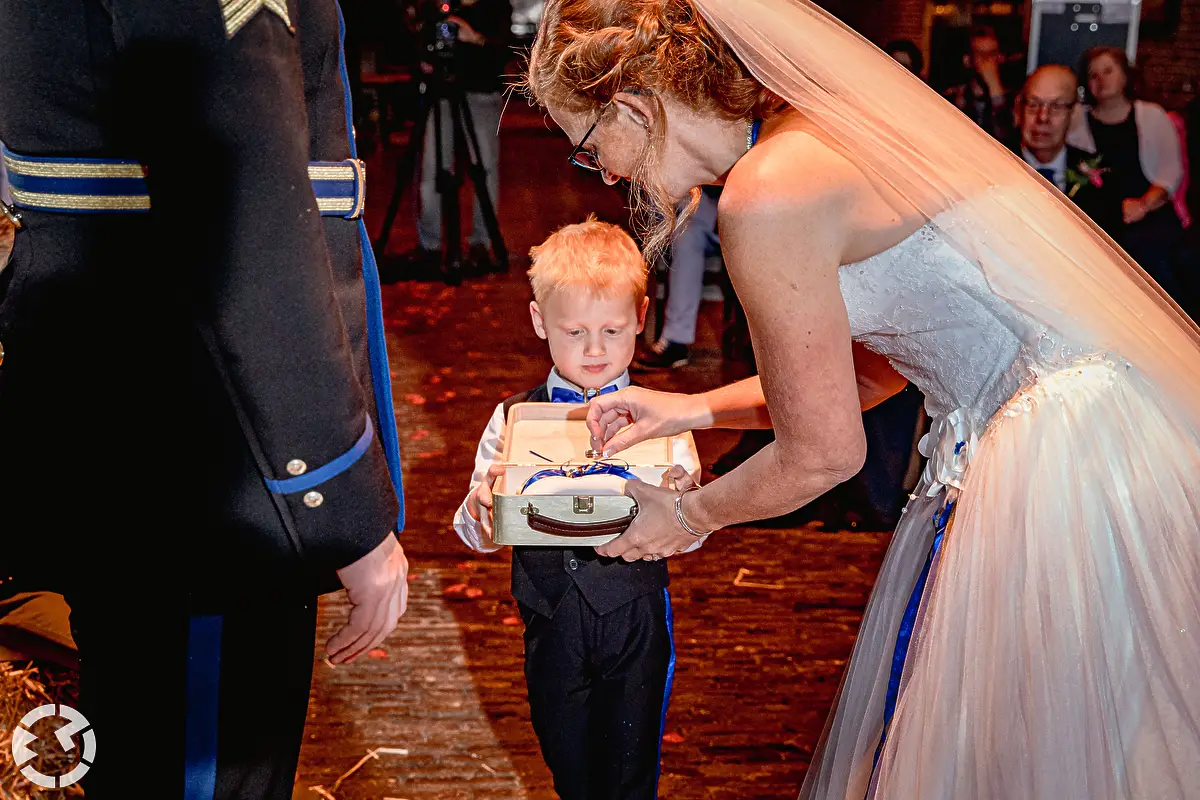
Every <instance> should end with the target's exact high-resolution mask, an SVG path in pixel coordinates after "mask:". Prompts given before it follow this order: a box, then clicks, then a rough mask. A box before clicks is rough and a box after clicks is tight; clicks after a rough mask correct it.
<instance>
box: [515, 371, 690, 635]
mask: <svg viewBox="0 0 1200 800" xmlns="http://www.w3.org/2000/svg"><path fill="white" fill-rule="evenodd" d="M548 402H550V392H549V390H548V389H547V388H546V386H545V384H542V385H541V386H539V387H537V388H536V389H531V390H530V391H528V392H522V393H520V394H517V395H513V396H512V397H510V398H508V399H507V400H505V401H504V415H505V418H507V417H508V409H510V408H511V407H512V406H514V405H516V404H517V403H548ZM669 582H670V581H669V578H668V575H667V562H666V560H665V559H664V560H662V561H634V562H632V563H628V562H625V561H622V560H621V559H619V558H601V557H599V556H598V555H596V549H595V548H594V547H586V546H585V547H514V548H513V557H512V593H513V597H515V598H516V599H517V602H519V603H522V604H524V605H526V606H528V607H530V608H532V609H533V610H534V611H536V612H537V613H539V614H541V615H543V616H546V617H551V616H554V612H555V610H556V609H557V608H558V604H559V603H560V602H562V599H563V597H564V596H566V594H567V591H568V590H570V588H571V585H572V584H574V585H575V587H576V588H577V589H578V590H579V593H580V594H581V595H583V597H584V599H585V600H587V603H588V605H590V606H591V607H592V610H594V611H595V612H596V613H597V614H607V613H608V612H610V611H613V610H614V609H617V608H620V607H621V606H623V605H625V604H626V603H628V602H630V601H631V600H636V599H637V598H639V597H641V596H643V595H646V594H650V593H652V592H661V591H662V590H663V589H665V588H667V585H668V583H669Z"/></svg>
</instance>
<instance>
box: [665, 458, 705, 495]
mask: <svg viewBox="0 0 1200 800" xmlns="http://www.w3.org/2000/svg"><path fill="white" fill-rule="evenodd" d="M696 485H697V484H696V481H695V480H693V479H692V476H691V475H690V474H689V473H688V471H687V470H686V469H684V468H683V467H681V466H679V465H678V464H676V465H675V466H673V467H671V468H670V469H669V470H667V471H666V472H664V473H663V479H662V483H660V484H659V486H661V487H662V488H664V489H674V490H676V491H678V492H682V491H683V490H684V489H687V488H690V487H692V486H696Z"/></svg>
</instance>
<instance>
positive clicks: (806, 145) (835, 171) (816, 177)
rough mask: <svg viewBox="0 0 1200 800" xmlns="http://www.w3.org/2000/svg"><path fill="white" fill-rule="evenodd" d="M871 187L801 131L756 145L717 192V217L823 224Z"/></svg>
mask: <svg viewBox="0 0 1200 800" xmlns="http://www.w3.org/2000/svg"><path fill="white" fill-rule="evenodd" d="M867 191H870V186H869V185H868V184H867V183H866V181H865V180H864V178H863V175H862V172H861V171H860V170H859V168H858V167H857V166H856V165H855V164H853V163H852V162H851V161H850V160H849V159H848V158H846V157H845V156H843V155H842V154H841V153H839V152H837V151H836V150H834V149H833V148H832V147H830V146H829V145H828V144H826V143H825V142H824V141H822V139H821V138H820V137H819V136H817V135H815V134H814V132H813V131H811V130H809V129H808V128H806V127H805V126H803V125H789V126H787V127H785V128H783V129H780V130H777V131H774V132H772V133H771V135H770V136H766V137H764V138H762V139H760V140H759V142H758V144H756V145H755V146H754V147H753V148H752V149H751V150H750V151H749V152H747V153H746V154H745V155H744V156H742V157H741V158H740V159H739V160H738V162H737V164H736V165H734V168H733V169H732V170H731V171H730V173H729V175H728V177H727V178H726V181H725V186H724V189H723V190H722V192H721V205H720V208H721V217H722V218H723V219H729V218H745V217H752V218H753V217H759V218H761V217H770V216H774V215H776V214H785V215H788V216H789V217H793V218H795V217H794V216H793V215H795V214H796V213H797V212H810V213H809V214H804V215H802V216H803V217H810V216H811V213H814V212H815V214H816V216H817V217H818V218H820V219H828V218H829V217H831V216H836V215H837V214H839V213H843V212H845V210H846V209H847V208H850V207H852V206H853V205H854V203H855V202H856V201H858V200H860V199H861V198H862V197H863V195H864V192H867Z"/></svg>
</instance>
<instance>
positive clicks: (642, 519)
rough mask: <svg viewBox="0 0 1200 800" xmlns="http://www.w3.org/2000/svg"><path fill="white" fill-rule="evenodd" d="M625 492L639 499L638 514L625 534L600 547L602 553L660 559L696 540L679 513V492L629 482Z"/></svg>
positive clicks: (675, 552) (651, 559) (605, 555)
mask: <svg viewBox="0 0 1200 800" xmlns="http://www.w3.org/2000/svg"><path fill="white" fill-rule="evenodd" d="M625 494H626V495H628V496H629V497H632V498H633V499H634V500H636V501H637V504H638V514H637V517H636V518H635V519H634V521H633V523H632V524H631V525H630V526H629V527H628V528H627V529H626V530H625V532H624V533H622V534H621V535H620V536H618V537H617V538H616V539H613V540H612V541H611V542H609V543H608V544H605V545H601V546H599V547H597V548H596V553H597V554H598V555H601V556H604V557H606V558H621V559H624V560H625V561H637V560H638V559H642V560H644V561H657V560H658V559H660V558H667V557H669V556H673V555H676V554H677V553H682V552H683V551H684V550H686V549H688V548H689V547H691V546H692V545H693V544H694V543H695V542H696V537H695V536H692V535H691V534H690V533H688V532H687V531H685V530H684V529H683V527H682V526H681V525H680V524H679V520H678V519H677V518H676V516H675V497H676V496H677V495H678V494H679V492H677V491H675V490H673V489H664V488H661V487H658V486H651V485H650V484H648V483H642V482H641V481H627V482H626V484H625Z"/></svg>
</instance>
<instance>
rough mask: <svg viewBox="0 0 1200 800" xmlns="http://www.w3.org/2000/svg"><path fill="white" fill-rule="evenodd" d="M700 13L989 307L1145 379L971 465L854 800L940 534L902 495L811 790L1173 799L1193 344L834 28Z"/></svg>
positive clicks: (1130, 281) (1193, 333)
mask: <svg viewBox="0 0 1200 800" xmlns="http://www.w3.org/2000/svg"><path fill="white" fill-rule="evenodd" d="M691 2H692V3H693V4H694V6H695V7H696V9H697V10H698V11H699V13H700V14H701V15H702V16H703V17H704V19H705V20H706V21H707V22H708V24H709V25H710V26H712V28H713V29H714V30H715V31H716V32H717V33H718V34H719V35H720V36H721V37H722V38H723V39H724V40H725V41H726V42H727V43H728V44H729V46H730V47H731V48H732V49H733V51H734V52H735V53H736V54H737V55H738V57H739V58H740V59H741V60H742V62H743V63H744V64H745V65H746V67H747V68H748V69H749V70H750V71H751V72H752V73H753V74H754V75H755V77H757V78H758V79H759V80H760V81H761V82H762V83H763V84H764V85H765V86H766V87H767V88H769V89H771V90H772V91H774V92H775V93H777V94H778V95H780V96H781V97H783V98H784V99H785V100H786V101H787V102H788V103H790V104H791V105H792V106H793V107H795V108H796V109H798V110H799V111H801V112H802V113H803V114H805V115H806V116H807V117H808V118H810V119H811V120H813V121H814V122H815V123H816V124H818V125H819V126H821V127H822V128H823V129H824V130H825V131H827V132H828V133H829V134H830V135H831V136H832V137H834V138H835V139H836V140H837V142H838V143H839V145H840V146H841V148H843V149H844V150H845V151H846V152H848V153H849V154H850V157H851V158H853V159H856V160H857V161H858V162H859V163H860V165H862V166H863V167H864V168H865V169H868V170H870V171H871V172H872V173H874V174H876V175H878V176H879V177H880V178H881V179H882V180H884V181H886V182H887V183H888V184H889V185H890V186H892V187H893V188H894V189H896V190H897V191H898V192H899V193H900V194H901V195H903V196H904V197H905V198H906V199H908V200H909V201H910V202H911V203H912V204H913V205H914V206H915V207H916V208H917V209H919V210H920V211H921V213H923V214H924V215H925V216H926V217H928V218H929V219H930V220H931V222H932V223H933V225H934V226H935V227H936V228H937V229H938V230H939V232H940V234H941V236H942V238H943V239H944V240H946V241H947V242H949V243H950V244H951V245H952V246H953V247H955V248H956V249H957V250H958V251H959V252H960V253H962V254H963V255H964V256H965V257H966V258H967V259H969V260H970V261H971V262H972V263H975V264H977V265H978V266H979V268H980V270H981V271H982V272H983V274H984V276H985V278H986V280H987V282H988V284H989V285H990V287H991V288H992V290H993V291H994V292H995V293H996V294H997V295H999V296H1001V297H1003V298H1005V299H1006V300H1008V301H1009V302H1010V303H1012V304H1013V305H1014V306H1016V307H1017V308H1019V309H1020V310H1022V311H1023V312H1024V313H1025V314H1027V315H1028V316H1030V317H1031V318H1032V319H1033V320H1034V321H1035V322H1036V323H1037V324H1038V325H1039V326H1041V327H1043V328H1044V330H1045V331H1047V332H1053V333H1057V334H1058V335H1059V336H1058V337H1051V338H1052V339H1053V338H1058V339H1059V340H1060V341H1063V340H1065V341H1067V342H1069V343H1074V344H1076V345H1078V346H1080V347H1082V348H1084V349H1085V350H1086V351H1088V352H1095V351H1106V352H1108V353H1110V354H1111V355H1112V356H1113V357H1114V358H1121V359H1123V360H1125V361H1127V362H1130V363H1131V364H1132V367H1133V368H1132V369H1131V370H1129V371H1128V373H1126V372H1125V371H1122V374H1127V375H1128V378H1129V381H1130V382H1129V383H1127V384H1125V385H1133V383H1132V382H1133V381H1136V385H1137V387H1138V388H1137V390H1136V391H1135V392H1125V393H1124V394H1120V393H1119V392H1115V393H1114V394H1113V397H1112V398H1106V399H1105V400H1104V403H1105V405H1104V408H1105V409H1107V410H1106V412H1105V414H1104V415H1103V417H1102V418H1101V419H1095V418H1091V417H1089V411H1087V410H1084V411H1079V409H1081V408H1083V404H1082V403H1078V404H1076V405H1071V404H1063V405H1062V406H1061V407H1060V408H1058V409H1057V410H1054V411H1051V412H1049V413H1047V412H1045V411H1043V412H1042V413H1040V414H1037V415H1018V416H1017V417H1015V418H1014V419H1015V420H1016V421H1015V422H1013V425H1014V426H1015V427H1013V428H1011V429H1010V431H1009V435H1008V436H1007V438H1005V439H1004V440H1003V441H1001V442H1000V443H999V444H995V445H994V448H995V449H994V450H993V455H994V458H995V463H996V464H998V465H999V466H997V467H996V468H994V469H992V470H990V471H989V470H983V471H982V472H980V471H976V472H975V474H974V483H973V484H972V489H973V490H974V491H972V492H971V493H969V494H965V495H964V497H965V498H966V499H964V500H963V501H962V502H960V503H959V504H958V506H957V507H956V509H955V522H954V532H953V536H952V537H951V539H950V542H951V543H950V545H949V546H948V547H947V548H945V549H944V550H943V552H942V554H941V555H940V556H939V558H940V559H941V560H940V562H939V565H938V566H939V570H938V571H937V573H936V578H935V579H933V580H934V583H933V589H932V590H927V592H926V595H925V598H926V599H925V600H924V601H923V604H922V611H921V615H922V617H923V619H924V621H923V622H921V623H919V625H920V626H924V632H921V631H918V632H917V633H916V634H914V640H913V644H912V649H910V652H909V655H910V658H909V659H908V660H907V661H906V662H905V666H904V675H905V677H904V679H903V680H904V681H905V683H904V684H903V685H904V686H906V688H905V689H904V693H903V696H902V697H901V698H900V705H899V706H898V707H897V712H896V713H897V716H896V718H894V719H893V720H892V723H893V725H892V729H891V730H890V731H889V733H890V734H894V735H890V736H889V737H888V743H887V745H886V747H887V750H888V753H887V754H885V755H884V757H883V758H882V759H881V761H880V769H879V774H876V775H875V777H874V780H877V781H879V783H878V785H877V786H876V785H872V786H871V790H870V791H869V792H868V791H867V787H868V782H869V781H871V780H872V769H873V767H872V760H871V755H872V753H873V752H878V751H876V746H877V744H878V743H879V741H880V729H881V727H882V724H883V723H882V719H883V715H884V711H883V707H884V697H883V693H884V690H885V689H886V688H887V682H888V672H889V670H890V668H891V664H890V661H891V654H892V647H893V645H894V643H895V641H896V633H897V629H898V627H899V624H900V622H899V620H900V615H901V612H902V611H903V610H904V607H905V605H904V604H905V603H906V601H907V598H908V595H909V592H910V591H911V588H912V586H913V583H914V581H915V577H916V575H917V574H918V573H919V572H920V570H921V563H922V562H923V561H924V559H925V555H926V553H928V552H929V546H930V544H931V542H932V538H933V531H932V525H920V524H918V523H919V522H920V520H928V519H929V516H928V515H930V514H931V513H932V512H933V511H934V510H935V509H936V505H935V504H936V502H938V501H937V500H936V499H930V498H924V497H922V498H919V499H917V500H914V503H913V505H914V506H915V508H910V510H909V512H906V516H908V517H911V518H912V519H913V520H914V523H913V525H910V526H906V525H905V523H904V521H902V523H901V527H900V528H898V529H897V532H896V535H895V536H894V537H893V540H892V543H891V545H890V547H889V550H888V555H887V557H886V558H885V560H884V564H883V566H882V569H881V571H880V574H879V579H878V581H877V585H876V590H875V592H873V593H872V597H871V601H870V603H869V604H868V607H867V610H866V614H865V616H864V620H863V625H862V628H861V629H860V631H859V635H858V639H857V641H856V645H855V655H854V657H853V658H852V660H851V663H850V665H849V666H848V668H847V671H846V674H845V676H844V677H843V683H842V686H841V688H839V703H838V706H837V710H836V713H835V715H831V717H830V720H829V722H828V724H827V726H826V729H825V731H824V734H823V736H822V740H821V743H820V745H819V747H818V750H817V752H816V753H815V754H814V758H813V761H812V765H811V767H810V769H809V773H808V776H807V778H806V781H805V785H804V788H803V790H802V794H801V797H802V798H829V797H837V798H847V797H848V798H862V797H864V796H874V795H875V793H876V789H878V793H879V796H881V797H905V798H907V797H989V798H1003V797H1089V798H1091V797H1126V796H1145V797H1149V796H1155V797H1159V796H1161V797H1168V796H1171V797H1178V796H1183V789H1182V787H1183V786H1191V787H1192V788H1194V787H1195V786H1196V780H1197V776H1198V774H1200V773H1198V772H1197V770H1200V768H1198V767H1197V766H1196V764H1197V763H1200V762H1198V761H1197V754H1198V753H1200V699H1198V698H1197V697H1196V692H1195V691H1194V689H1192V688H1190V687H1193V686H1194V679H1193V678H1192V677H1191V676H1192V675H1193V674H1194V673H1193V670H1194V664H1195V662H1196V659H1197V658H1200V640H1197V638H1196V636H1195V634H1194V633H1190V632H1185V631H1183V630H1181V628H1183V627H1184V625H1185V622H1184V621H1185V620H1194V619H1195V618H1196V614H1197V613H1200V602H1198V598H1200V583H1198V582H1197V575H1200V555H1198V554H1197V551H1196V547H1197V536H1198V535H1200V534H1198V528H1197V525H1198V523H1197V519H1200V492H1197V490H1196V488H1195V487H1196V485H1197V478H1198V476H1200V457H1198V456H1197V453H1198V452H1200V329H1198V328H1197V327H1196V325H1195V324H1194V323H1193V322H1192V321H1191V320H1190V319H1188V317H1187V316H1186V315H1184V314H1183V313H1182V311H1181V310H1180V309H1179V307H1178V306H1177V305H1176V304H1175V303H1173V302H1172V301H1171V300H1170V298H1168V297H1167V295H1166V294H1165V293H1164V292H1163V291H1162V290H1161V289H1160V288H1159V287H1158V286H1157V284H1155V283H1154V282H1153V281H1152V280H1151V279H1150V278H1149V277H1148V276H1147V274H1146V273H1145V272H1144V271H1143V270H1142V269H1141V268H1140V267H1138V265H1137V264H1135V263H1134V262H1133V261H1132V260H1131V259H1130V258H1129V257H1128V256H1127V255H1126V254H1125V253H1124V252H1123V251H1121V249H1120V248H1119V247H1117V245H1116V244H1115V243H1114V242H1113V241H1112V240H1111V239H1109V238H1108V237H1107V236H1106V235H1105V234H1104V233H1103V232H1101V231H1100V229H1099V228H1097V227H1096V226H1095V225H1094V224H1092V223H1091V222H1090V221H1089V220H1088V219H1087V217H1086V216H1084V215H1083V214H1082V213H1081V212H1080V211H1079V210H1078V209H1077V208H1076V207H1075V205H1074V204H1073V203H1072V202H1071V201H1070V200H1068V199H1067V198H1066V197H1064V196H1063V195H1062V194H1061V193H1060V192H1059V191H1058V190H1057V189H1056V188H1055V187H1053V186H1052V185H1051V184H1049V183H1048V182H1046V181H1045V180H1044V179H1043V178H1041V177H1040V176H1038V175H1037V173H1036V172H1035V171H1034V170H1032V169H1031V168H1029V167H1028V166H1027V165H1026V164H1025V163H1024V162H1023V161H1022V160H1021V159H1020V158H1018V157H1017V156H1015V155H1014V154H1013V153H1011V152H1009V151H1008V150H1007V149H1005V148H1004V147H1003V146H1002V145H1001V144H1000V143H998V142H996V141H994V140H993V139H992V138H991V137H990V136H989V135H988V134H987V133H985V132H984V131H983V130H982V129H980V128H979V127H978V126H976V125H975V124H974V123H973V122H971V120H969V119H968V118H967V117H966V116H965V115H963V114H962V113H961V112H959V111H958V109H956V108H955V107H954V106H952V105H951V104H950V103H949V102H947V101H946V100H944V99H943V98H942V97H940V96H939V95H938V94H936V93H935V92H933V91H932V90H931V89H929V88H928V87H927V86H925V84H924V83H922V82H921V80H920V79H919V78H917V77H916V76H914V75H912V74H911V73H910V72H909V71H908V70H907V69H905V68H904V67H902V66H900V65H899V64H897V63H896V62H894V61H893V60H892V59H891V58H890V57H888V56H887V55H886V54H884V53H883V52H882V51H880V50H879V49H877V48H876V47H874V46H873V45H872V44H871V43H869V42H868V41H867V40H865V39H863V38H862V37H860V36H859V35H858V34H857V33H855V32H854V31H852V30H850V29H849V28H848V27H846V26H845V25H844V24H842V23H841V22H839V21H838V20H837V19H835V18H834V17H832V16H831V15H829V14H828V13H827V12H825V11H823V10H822V9H820V8H818V7H816V6H814V5H812V3H810V2H808V1H807V0H691ZM1083 354H1084V353H1083V352H1082V351H1081V352H1080V353H1078V354H1076V356H1078V355H1083ZM1045 355H1047V356H1049V355H1050V354H1045ZM1057 355H1060V356H1062V357H1063V358H1064V360H1065V361H1067V362H1069V361H1071V360H1072V354H1071V353H1070V352H1061V353H1059V354H1057ZM1118 395H1119V397H1120V399H1119V400H1117V399H1113V398H1115V397H1117V396H1118ZM1077 412H1078V413H1077ZM1097 426H1099V427H1097ZM1018 441H1019V442H1020V443H1021V444H1020V446H1017V445H1014V444H1013V443H1014V442H1018ZM1003 447H1007V448H1008V449H1007V450H1004V452H1003V454H1002V455H998V456H996V455H995V453H996V452H998V451H999V449H1001V448H1003ZM1017 498H1020V500H1018V501H1016V502H1014V500H1015V499H1017ZM931 504H934V505H931ZM912 512H915V513H917V514H918V515H919V516H916V517H914V516H912ZM927 528H928V529H929V530H926V529H927ZM881 589H882V591H881ZM998 643H1007V644H1006V645H1004V646H1003V647H999V648H998ZM1005 647H1007V649H1005ZM1135 648H1143V649H1140V650H1135ZM914 652H916V653H918V656H919V657H917V658H913V657H912V655H913V653H914ZM1135 652H1136V653H1137V654H1138V655H1137V656H1136V657H1134V656H1133V655H1131V654H1133V653H1135ZM1023 659H1027V660H1023ZM1089 670H1091V671H1090V672H1089ZM1106 670H1108V671H1106ZM1180 687H1189V688H1187V689H1181V688H1180ZM1114 697H1115V698H1121V700H1120V702H1119V703H1116V704H1115V705H1114V702H1113V701H1112V698H1114ZM1129 708H1132V709H1135V710H1136V713H1135V714H1133V715H1132V716H1131V715H1130V713H1127V712H1128V709H1129ZM903 709H911V710H912V711H911V713H907V714H904V721H903V729H900V728H899V727H898V726H897V725H896V723H897V722H898V721H899V720H900V716H901V713H902V710H903ZM881 749H882V748H881ZM888 755H891V756H894V757H893V758H890V759H889V758H888ZM1126 758H1128V760H1126ZM889 765H890V766H889ZM885 773H886V774H885ZM1130 786H1137V787H1138V788H1139V789H1140V790H1142V791H1141V793H1140V794H1139V793H1138V791H1132V792H1130V791H1129V790H1128V789H1129V787H1130ZM1035 787H1036V788H1035Z"/></svg>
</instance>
